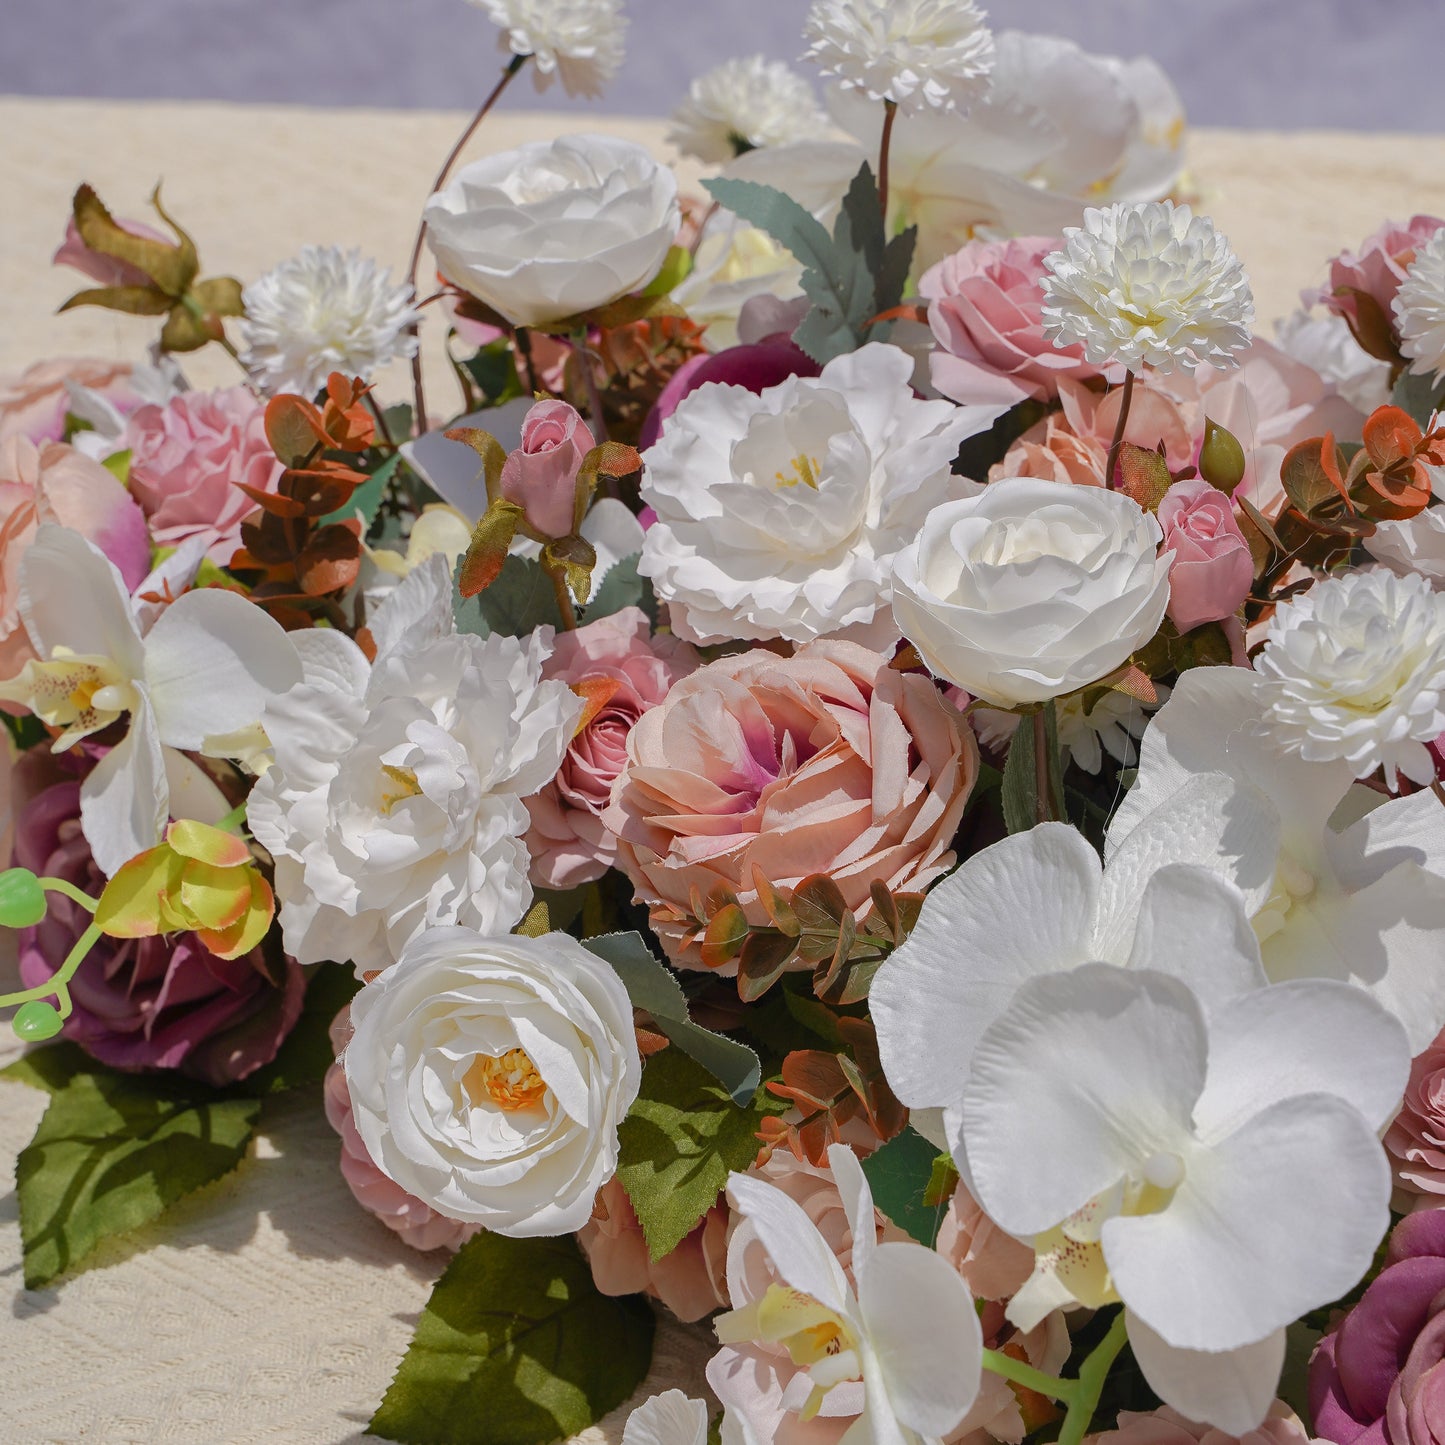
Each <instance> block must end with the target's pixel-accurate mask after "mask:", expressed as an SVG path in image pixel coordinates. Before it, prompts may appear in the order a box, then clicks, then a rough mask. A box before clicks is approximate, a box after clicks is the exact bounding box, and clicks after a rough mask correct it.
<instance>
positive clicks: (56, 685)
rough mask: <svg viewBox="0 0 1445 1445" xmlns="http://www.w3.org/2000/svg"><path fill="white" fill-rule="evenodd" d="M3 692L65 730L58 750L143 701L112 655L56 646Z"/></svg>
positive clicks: (1, 694)
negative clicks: (110, 656) (89, 653)
mask: <svg viewBox="0 0 1445 1445" xmlns="http://www.w3.org/2000/svg"><path fill="white" fill-rule="evenodd" d="M0 697H5V698H7V699H9V700H11V701H14V702H21V703H24V705H25V706H26V707H28V708H29V709H30V711H31V712H33V713H34V714H35V715H36V717H38V718H39V719H40V720H41V721H42V722H43V723H45V724H46V725H47V726H48V727H53V728H59V729H61V735H60V736H59V737H58V738H56V740H55V743H54V745H53V747H54V751H55V752H61V751H63V750H64V749H66V748H68V747H71V746H73V745H74V744H75V743H78V742H79V741H80V739H81V738H83V737H86V736H87V735H88V734H90V733H94V732H99V731H100V730H101V728H104V727H109V726H110V724H111V723H113V722H115V721H116V720H117V719H118V718H120V717H122V716H123V715H124V714H125V713H128V712H131V711H133V710H134V708H135V706H136V703H137V701H138V699H137V696H136V690H135V688H134V687H133V686H132V684H131V681H130V679H129V678H128V677H127V676H126V675H125V674H124V673H123V672H122V671H121V670H120V669H119V668H118V667H117V666H116V665H115V664H114V663H113V662H112V661H111V660H110V659H109V658H108V657H95V656H80V655H78V654H76V653H73V652H71V651H70V650H69V649H68V648H64V647H57V648H56V649H55V651H54V653H53V654H52V656H51V658H50V661H49V662H41V661H39V660H38V659H34V658H32V659H31V660H30V661H29V662H27V663H26V664H25V667H24V669H23V670H22V671H21V672H20V673H19V675H18V676H16V677H14V678H12V679H11V680H10V681H9V682H8V683H6V684H5V685H4V686H3V688H0Z"/></svg>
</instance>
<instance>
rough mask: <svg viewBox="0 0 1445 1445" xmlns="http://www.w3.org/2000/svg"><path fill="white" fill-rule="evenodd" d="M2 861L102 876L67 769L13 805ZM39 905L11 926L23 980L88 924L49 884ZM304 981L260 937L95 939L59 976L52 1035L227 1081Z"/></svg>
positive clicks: (292, 1010) (131, 1060)
mask: <svg viewBox="0 0 1445 1445" xmlns="http://www.w3.org/2000/svg"><path fill="white" fill-rule="evenodd" d="M14 863H15V865H16V866H18V867H21V868H29V869H30V870H31V871H32V872H34V873H39V874H42V875H45V876H48V877H52V878H63V879H65V880H66V882H68V883H73V884H74V885H75V886H76V887H78V888H80V889H81V890H82V891H83V892H86V893H89V894H90V895H91V896H92V897H95V896H98V895H99V893H100V890H101V889H102V888H103V887H104V886H105V875H104V874H103V873H102V872H101V871H100V869H99V868H98V867H97V866H96V863H95V860H94V859H93V858H92V857H91V854H90V845H89V844H88V843H87V842H86V841H85V836H84V834H83V833H82V832H81V831H80V783H79V781H78V780H75V781H66V782H61V783H56V784H54V785H52V786H51V787H49V788H46V789H45V790H44V791H43V792H41V793H39V794H38V795H37V796H36V797H34V798H33V799H31V801H30V802H29V803H28V804H26V806H25V807H24V808H23V809H22V810H21V812H20V815H19V818H18V819H17V822H16V828H15V851H14ZM49 905H50V907H49V911H48V913H47V914H46V916H45V918H44V920H43V921H42V922H41V923H39V924H37V925H36V926H35V927H34V928H26V929H23V930H21V932H20V977H21V981H22V984H23V986H24V987H26V988H34V987H36V986H37V985H39V984H42V983H44V982H45V981H46V980H47V979H48V978H50V976H51V975H52V974H53V973H54V972H55V970H56V969H57V968H59V967H60V965H61V963H62V962H63V961H64V960H65V957H66V955H67V954H68V953H69V952H70V949H71V946H72V945H73V944H74V943H75V941H76V939H77V938H79V937H80V935H81V934H82V933H83V932H84V931H85V928H86V926H87V925H88V924H89V923H90V915H89V914H88V913H86V912H85V911H84V910H83V909H82V908H81V907H80V906H79V905H78V904H75V903H72V902H70V901H69V900H68V899H66V898H63V897H61V896H60V895H59V894H55V893H52V894H50V895H49ZM305 989H306V982H305V977H304V975H303V974H302V971H301V969H300V967H299V966H298V965H297V964H296V963H294V962H292V960H290V959H289V958H286V957H285V956H284V955H283V954H282V953H281V952H280V951H279V949H276V950H274V951H273V950H272V948H271V947H270V946H269V945H267V944H263V945H262V947H260V948H257V949H255V950H253V951H252V952H251V953H248V954H244V955H243V956H242V957H240V958H235V959H231V960H225V959H220V958H217V957H216V956H215V955H214V954H213V953H211V951H210V950H209V949H207V948H204V947H203V946H202V945H201V944H200V943H199V942H198V941H197V939H196V936H195V935H194V934H192V933H175V934H170V935H168V936H166V937H160V938H142V939H119V938H102V939H101V940H100V942H99V943H97V944H96V946H95V947H94V948H93V949H91V951H90V953H89V954H88V955H87V957H86V959H85V961H84V963H82V964H81V965H80V968H79V970H78V971H77V972H76V974H75V977H74V978H73V979H72V980H71V983H70V996H71V1000H72V1002H73V1003H74V1011H73V1012H72V1013H71V1015H70V1017H69V1018H68V1019H66V1021H65V1030H64V1035H65V1037H66V1038H68V1039H72V1040H74V1041H75V1042H76V1043H78V1044H79V1045H80V1046H81V1047H82V1048H83V1049H84V1050H85V1051H86V1052H87V1053H89V1054H91V1055H92V1056H93V1057H95V1058H97V1059H99V1060H100V1062H101V1063H103V1064H109V1065H110V1066H111V1067H112V1068H116V1069H125V1070H130V1071H135V1070H141V1069H174V1070H176V1071H177V1072H179V1073H182V1074H185V1075H186V1076H188V1077H190V1078H193V1079H199V1080H201V1081H202V1082H203V1083H207V1084H215V1085H222V1084H229V1083H232V1082H234V1081H235V1080H237V1079H244V1078H245V1077H246V1075H248V1074H250V1073H253V1072H254V1071H255V1070H256V1069H259V1068H260V1067H261V1066H262V1065H263V1064H267V1063H269V1062H270V1061H271V1060H272V1059H273V1058H275V1057H276V1051H277V1049H279V1048H280V1047H281V1041H282V1040H283V1039H284V1038H285V1037H286V1035H287V1034H288V1033H289V1032H290V1031H291V1028H292V1026H293V1025H294V1024H295V1023H296V1020H297V1018H298V1017H299V1016H300V1013H301V1000H302V995H303V994H304V993H305Z"/></svg>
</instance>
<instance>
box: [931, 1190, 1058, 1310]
mask: <svg viewBox="0 0 1445 1445" xmlns="http://www.w3.org/2000/svg"><path fill="white" fill-rule="evenodd" d="M934 1248H935V1249H936V1250H937V1251H938V1252H939V1254H941V1255H942V1256H943V1257H944V1258H945V1259H946V1260H947V1261H948V1262H949V1263H950V1264H951V1265H952V1266H953V1267H954V1269H956V1270H957V1271H958V1273H959V1275H960V1276H961V1277H962V1279H963V1282H964V1283H965V1284H966V1285H967V1286H968V1287H969V1289H970V1290H972V1291H973V1293H974V1295H975V1297H976V1298H978V1299H981V1300H1006V1299H1010V1298H1012V1297H1013V1295H1015V1294H1016V1293H1017V1292H1018V1290H1019V1289H1020V1287H1021V1286H1022V1285H1023V1283H1024V1281H1025V1280H1027V1279H1028V1277H1029V1276H1030V1275H1031V1274H1032V1273H1033V1272H1034V1252H1033V1249H1032V1248H1031V1247H1030V1246H1029V1245H1027V1244H1023V1243H1022V1242H1020V1241H1019V1240H1017V1239H1015V1238H1014V1237H1013V1235H1011V1234H1005V1233H1004V1232H1003V1230H1001V1229H1000V1228H999V1227H998V1225H996V1224H995V1223H994V1222H993V1220H991V1219H990V1218H989V1217H988V1215H986V1214H985V1213H984V1212H983V1210H982V1209H981V1208H980V1207H979V1204H978V1201H977V1200H976V1199H975V1198H974V1197H973V1195H972V1194H970V1193H969V1192H968V1189H967V1187H966V1186H965V1185H963V1184H959V1186H958V1188H957V1189H955V1190H954V1192H953V1198H952V1199H951V1200H950V1201H949V1204H948V1213H947V1214H945V1215H944V1217H943V1223H942V1224H941V1225H940V1226H939V1230H938V1241H937V1243H936V1244H935V1245H934Z"/></svg>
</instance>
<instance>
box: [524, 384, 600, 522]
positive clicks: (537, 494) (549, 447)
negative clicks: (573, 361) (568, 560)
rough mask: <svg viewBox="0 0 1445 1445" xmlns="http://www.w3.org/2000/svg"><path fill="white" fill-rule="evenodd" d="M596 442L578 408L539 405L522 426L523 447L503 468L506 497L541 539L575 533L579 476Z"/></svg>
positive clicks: (562, 404) (563, 404)
mask: <svg viewBox="0 0 1445 1445" xmlns="http://www.w3.org/2000/svg"><path fill="white" fill-rule="evenodd" d="M596 445H597V443H596V442H595V441H593V439H592V433H591V431H589V430H588V427H587V423H586V422H585V421H583V420H582V416H581V413H579V412H578V410H577V409H576V407H574V406H571V405H569V404H568V403H567V402H565V401H539V402H538V403H537V404H536V405H535V406H534V407H532V409H531V410H530V411H529V412H528V413H527V415H526V417H525V419H524V420H523V422H522V445H521V446H519V447H518V448H517V449H516V450H515V451H514V452H512V453H511V455H510V456H508V458H507V461H506V465H505V466H503V468H502V482H501V487H502V495H503V496H504V497H505V498H506V499H507V500H508V501H509V502H515V503H516V504H517V505H518V506H519V507H521V508H522V510H523V511H524V512H526V514H527V525H528V526H529V527H531V528H532V530H533V531H534V532H536V533H537V534H538V535H539V536H542V537H566V536H569V535H570V534H571V532H572V523H573V517H574V507H575V504H576V496H577V473H578V472H579V471H581V469H582V459H583V458H584V457H585V456H586V455H587V453H588V452H590V451H591V450H592V448H593V447H594V446H596Z"/></svg>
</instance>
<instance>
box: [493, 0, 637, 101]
mask: <svg viewBox="0 0 1445 1445" xmlns="http://www.w3.org/2000/svg"><path fill="white" fill-rule="evenodd" d="M472 4H473V5H479V6H480V7H481V8H482V9H483V10H485V11H486V12H487V15H488V17H489V18H490V19H491V21H492V22H493V24H495V25H499V26H501V28H502V31H503V34H502V37H501V45H502V49H503V50H504V51H509V52H510V53H511V54H513V55H530V56H531V57H532V80H533V83H534V84H535V86H536V88H537V89H538V90H546V89H547V87H548V86H549V85H551V83H552V81H553V79H554V77H555V78H556V79H559V80H560V81H561V82H562V89H563V90H565V91H566V92H567V94H568V95H589V96H595V95H600V94H601V93H602V87H603V86H604V85H606V84H607V82H608V81H609V80H611V79H612V77H613V76H614V75H616V74H617V72H618V70H619V69H620V68H621V66H622V56H623V46H622V41H623V37H624V36H625V34H626V33H627V17H626V16H625V15H623V13H622V0H472Z"/></svg>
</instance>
